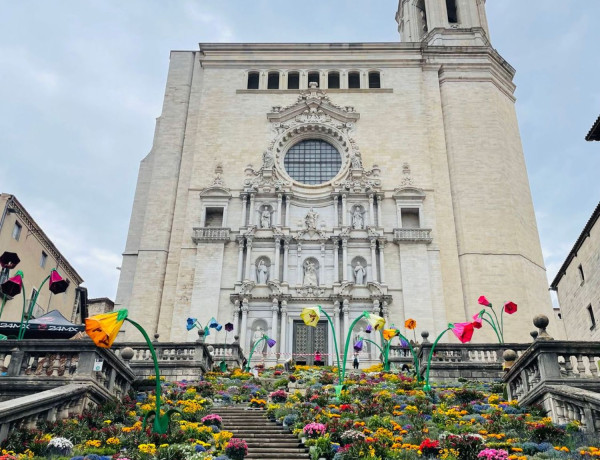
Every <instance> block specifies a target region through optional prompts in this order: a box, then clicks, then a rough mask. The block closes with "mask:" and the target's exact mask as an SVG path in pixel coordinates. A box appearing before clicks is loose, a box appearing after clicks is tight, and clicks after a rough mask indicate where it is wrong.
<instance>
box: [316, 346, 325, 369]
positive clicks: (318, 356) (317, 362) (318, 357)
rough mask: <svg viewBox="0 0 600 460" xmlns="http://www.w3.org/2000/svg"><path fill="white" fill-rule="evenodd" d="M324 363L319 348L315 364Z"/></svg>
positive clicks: (320, 364)
mask: <svg viewBox="0 0 600 460" xmlns="http://www.w3.org/2000/svg"><path fill="white" fill-rule="evenodd" d="M322 365H323V357H322V356H321V352H320V351H319V350H317V351H315V366H322Z"/></svg>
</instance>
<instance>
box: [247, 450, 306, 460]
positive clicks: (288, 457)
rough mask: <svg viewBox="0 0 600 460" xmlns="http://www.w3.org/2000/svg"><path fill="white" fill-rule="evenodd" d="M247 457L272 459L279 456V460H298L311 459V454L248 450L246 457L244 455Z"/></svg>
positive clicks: (264, 459) (261, 459)
mask: <svg viewBox="0 0 600 460" xmlns="http://www.w3.org/2000/svg"><path fill="white" fill-rule="evenodd" d="M246 458H252V459H257V460H259V459H260V460H270V459H272V458H277V459H279V460H296V459H310V455H309V454H308V453H303V454H299V453H291V452H290V453H289V454H287V453H285V452H279V453H266V452H257V453H254V452H252V453H251V452H250V451H249V450H248V455H247V456H246V457H244V459H246Z"/></svg>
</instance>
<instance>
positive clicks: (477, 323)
mask: <svg viewBox="0 0 600 460" xmlns="http://www.w3.org/2000/svg"><path fill="white" fill-rule="evenodd" d="M471 324H472V325H473V327H474V328H475V329H481V326H483V318H482V317H481V312H479V313H476V314H474V315H473V322H472V323H471Z"/></svg>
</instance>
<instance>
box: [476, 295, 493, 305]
mask: <svg viewBox="0 0 600 460" xmlns="http://www.w3.org/2000/svg"><path fill="white" fill-rule="evenodd" d="M477 302H479V305H483V306H484V307H491V306H492V304H491V302H490V301H489V300H488V299H486V298H485V296H484V295H482V296H481V297H479V299H478V300H477Z"/></svg>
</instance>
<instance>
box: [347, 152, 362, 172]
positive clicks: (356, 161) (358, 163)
mask: <svg viewBox="0 0 600 460" xmlns="http://www.w3.org/2000/svg"><path fill="white" fill-rule="evenodd" d="M350 161H351V163H352V169H362V160H361V159H360V155H359V154H358V153H355V154H354V155H352V158H351V160H350Z"/></svg>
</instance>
